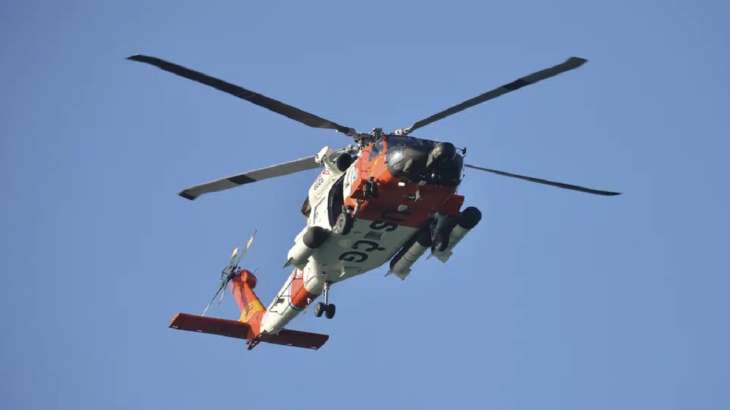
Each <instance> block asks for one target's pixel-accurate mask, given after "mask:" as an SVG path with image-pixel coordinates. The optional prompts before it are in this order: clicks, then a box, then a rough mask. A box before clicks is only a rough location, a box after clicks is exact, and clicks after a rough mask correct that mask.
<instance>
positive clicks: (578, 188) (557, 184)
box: [464, 164, 621, 196]
mask: <svg viewBox="0 0 730 410" xmlns="http://www.w3.org/2000/svg"><path fill="white" fill-rule="evenodd" d="M464 166H465V167H467V168H472V169H478V170H480V171H485V172H491V173H493V174H497V175H502V176H505V177H511V178H517V179H522V180H524V181H530V182H537V183H538V184H543V185H550V186H554V187H558V188H563V189H570V190H573V191H580V192H586V193H589V194H595V195H604V196H614V195H621V193H620V192H611V191H601V190H598V189H593V188H586V187H582V186H578V185H571V184H566V183H564V182H557V181H549V180H547V179H542V178H535V177H528V176H525V175H519V174H513V173H511V172H504V171H499V170H496V169H491V168H484V167H478V166H476V165H469V164H464Z"/></svg>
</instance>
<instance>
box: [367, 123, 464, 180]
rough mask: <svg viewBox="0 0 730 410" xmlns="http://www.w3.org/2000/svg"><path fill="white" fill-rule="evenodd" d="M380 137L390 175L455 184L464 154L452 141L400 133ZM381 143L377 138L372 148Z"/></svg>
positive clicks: (459, 175)
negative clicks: (459, 151) (438, 140)
mask: <svg viewBox="0 0 730 410" xmlns="http://www.w3.org/2000/svg"><path fill="white" fill-rule="evenodd" d="M384 139H385V144H386V146H387V153H386V163H387V165H388V170H389V171H390V173H391V174H392V175H393V176H394V177H397V178H405V179H407V180H409V181H412V182H420V181H426V182H427V183H431V184H438V185H458V184H459V182H460V180H461V170H462V167H463V165H464V158H463V156H462V155H460V154H459V153H457V152H456V148H455V147H454V145H453V144H451V143H448V142H436V141H431V140H425V139H420V138H411V137H407V136H400V135H388V136H387V137H384ZM378 144H381V145H380V147H378ZM382 144H383V139H380V140H378V141H377V142H376V143H375V146H374V147H373V150H376V149H377V150H378V152H379V151H380V150H382V148H383V146H382ZM371 153H372V151H371Z"/></svg>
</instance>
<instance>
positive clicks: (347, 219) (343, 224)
mask: <svg viewBox="0 0 730 410" xmlns="http://www.w3.org/2000/svg"><path fill="white" fill-rule="evenodd" d="M353 223H354V220H353V218H352V215H350V213H349V212H348V211H347V210H346V209H343V210H342V212H341V213H340V215H339V216H338V217H337V221H336V222H335V226H333V227H332V232H334V233H336V234H339V235H347V234H348V233H350V230H351V229H352V225H353Z"/></svg>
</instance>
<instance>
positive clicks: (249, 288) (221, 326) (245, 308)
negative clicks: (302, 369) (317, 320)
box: [170, 269, 329, 350]
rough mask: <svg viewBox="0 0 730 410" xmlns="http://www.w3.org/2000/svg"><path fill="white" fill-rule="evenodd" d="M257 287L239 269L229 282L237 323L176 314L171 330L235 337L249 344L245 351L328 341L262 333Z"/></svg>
mask: <svg viewBox="0 0 730 410" xmlns="http://www.w3.org/2000/svg"><path fill="white" fill-rule="evenodd" d="M255 287H256V276H254V275H253V273H251V272H250V271H248V270H245V269H243V270H241V271H240V272H239V273H238V274H237V275H236V276H235V277H233V279H231V292H232V293H233V298H234V299H236V304H238V307H239V308H240V309H241V316H240V318H239V319H238V320H228V319H219V318H213V317H206V316H198V315H191V314H189V313H178V314H177V315H175V317H174V318H173V319H172V322H171V323H170V327H171V328H173V329H179V330H189V331H193V332H199V333H211V334H216V335H220V336H227V337H235V338H238V339H245V340H247V341H248V349H249V350H250V349H253V348H254V347H255V346H256V345H257V344H258V343H259V342H266V343H273V344H278V345H284V346H295V347H304V348H307V349H314V350H317V349H319V348H320V347H322V345H324V344H325V342H327V339H329V336H327V335H322V334H318V333H309V332H300V331H298V330H290V329H282V330H281V331H279V333H278V334H276V335H273V334H264V335H262V334H261V318H262V317H263V316H264V313H265V312H266V308H264V305H263V304H261V300H259V298H258V296H256V293H255V292H254V291H253V288H255Z"/></svg>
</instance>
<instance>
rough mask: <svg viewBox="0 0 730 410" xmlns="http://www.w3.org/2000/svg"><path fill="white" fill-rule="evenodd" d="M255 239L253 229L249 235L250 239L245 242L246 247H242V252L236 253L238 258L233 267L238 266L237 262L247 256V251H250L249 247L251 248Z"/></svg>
mask: <svg viewBox="0 0 730 410" xmlns="http://www.w3.org/2000/svg"><path fill="white" fill-rule="evenodd" d="M255 239H256V230H255V229H254V231H253V233H252V234H251V237H250V238H248V240H247V241H246V245H245V246H244V247H243V250H242V251H241V252H239V253H238V258H237V259H236V264H235V265H233V266H238V261H240V260H241V258H243V257H244V256H246V254H248V250H249V249H251V246H253V241H254V240H255Z"/></svg>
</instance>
